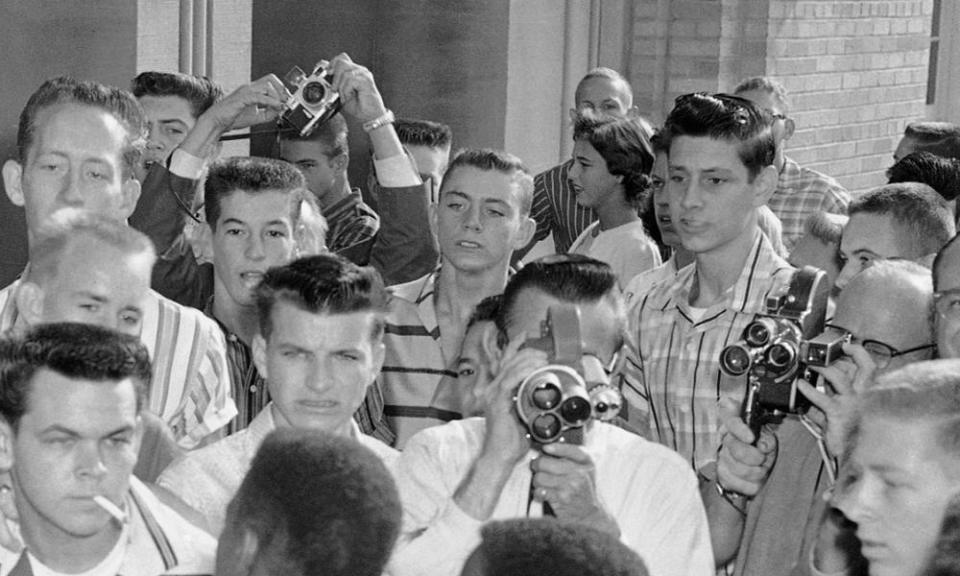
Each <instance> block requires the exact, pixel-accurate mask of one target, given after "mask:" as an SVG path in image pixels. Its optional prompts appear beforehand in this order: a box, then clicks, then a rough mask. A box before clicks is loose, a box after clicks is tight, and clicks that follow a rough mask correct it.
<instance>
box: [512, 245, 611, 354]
mask: <svg viewBox="0 0 960 576" xmlns="http://www.w3.org/2000/svg"><path fill="white" fill-rule="evenodd" d="M618 286H619V285H618V283H617V275H616V273H615V272H614V271H613V269H612V268H610V266H609V265H608V264H606V263H604V262H601V261H599V260H595V259H593V258H590V257H589V256H584V255H583V254H553V255H550V256H544V257H543V258H539V259H537V260H534V261H533V262H530V263H529V264H526V265H525V266H524V267H523V268H521V269H520V270H519V271H518V272H517V273H516V274H514V275H513V276H511V277H510V280H508V281H507V286H506V288H504V290H503V302H501V304H500V311H499V313H498V314H497V316H496V320H495V321H496V325H497V329H498V331H499V333H500V341H501V343H505V342H506V335H507V328H508V326H509V325H510V323H511V322H512V316H513V310H514V308H515V307H516V304H517V300H518V299H519V296H520V294H522V293H523V292H525V291H527V290H539V291H541V292H543V293H544V294H546V295H548V296H551V297H553V298H556V299H558V300H561V301H563V302H569V303H571V304H580V303H594V302H599V301H600V300H602V299H603V298H619V297H620V289H619V287H618Z"/></svg>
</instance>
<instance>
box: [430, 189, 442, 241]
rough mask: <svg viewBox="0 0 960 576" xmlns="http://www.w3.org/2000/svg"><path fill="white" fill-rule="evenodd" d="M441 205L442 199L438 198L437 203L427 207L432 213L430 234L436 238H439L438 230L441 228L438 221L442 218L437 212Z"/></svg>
mask: <svg viewBox="0 0 960 576" xmlns="http://www.w3.org/2000/svg"><path fill="white" fill-rule="evenodd" d="M439 205H440V199H439V198H438V199H437V202H431V203H430V206H428V207H427V209H428V210H429V211H430V233H431V234H433V237H434V238H437V237H438V236H437V228H439V225H438V224H437V220H438V218H439V217H440V216H439V214H437V210H439Z"/></svg>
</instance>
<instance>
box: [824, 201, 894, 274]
mask: <svg viewBox="0 0 960 576" xmlns="http://www.w3.org/2000/svg"><path fill="white" fill-rule="evenodd" d="M902 244H903V242H902V240H901V237H900V233H899V225H898V224H897V223H896V222H895V221H894V219H893V215H891V214H869V213H866V212H857V213H856V214H854V215H852V216H850V220H849V221H848V222H847V225H846V226H844V227H843V236H842V237H841V238H840V254H841V256H842V258H841V259H842V261H843V262H844V264H843V268H841V270H840V274H839V275H838V276H837V280H836V283H835V284H836V287H837V289H839V290H843V288H844V287H845V286H846V285H847V284H849V283H850V279H851V278H853V277H854V276H856V275H857V274H858V273H859V272H860V271H861V270H863V269H865V268H868V267H870V266H871V265H872V264H873V263H874V262H876V261H877V260H884V259H887V258H899V257H904V256H906V254H904V248H903V246H902Z"/></svg>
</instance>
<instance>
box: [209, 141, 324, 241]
mask: <svg viewBox="0 0 960 576" xmlns="http://www.w3.org/2000/svg"><path fill="white" fill-rule="evenodd" d="M238 191H243V192H246V193H248V194H259V193H262V192H276V191H279V192H287V193H289V194H290V219H291V221H292V222H293V223H297V222H299V221H300V205H301V204H302V203H303V201H304V199H305V198H306V197H307V196H308V195H309V193H308V192H307V181H306V179H304V177H303V174H302V173H301V172H300V171H299V170H297V167H296V166H294V165H293V164H290V163H289V162H284V161H283V160H276V159H274V158H259V157H256V156H233V157H231V158H226V159H224V160H218V161H216V162H214V163H213V164H212V165H211V166H210V170H209V172H208V173H207V179H206V181H205V182H204V185H203V195H204V200H205V202H206V203H205V205H204V209H205V211H206V216H207V223H208V224H209V225H210V228H211V229H213V230H216V229H217V221H218V220H219V219H220V213H221V205H222V204H223V201H224V199H225V198H227V197H229V196H230V195H231V194H233V193H234V192H238Z"/></svg>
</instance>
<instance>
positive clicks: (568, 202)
mask: <svg viewBox="0 0 960 576" xmlns="http://www.w3.org/2000/svg"><path fill="white" fill-rule="evenodd" d="M572 164H573V160H568V161H567V162H564V163H563V164H560V165H558V166H554V167H553V168H551V169H549V170H547V171H545V172H541V173H540V174H537V175H536V177H534V179H533V207H532V208H531V210H530V217H531V218H533V219H534V220H536V222H537V232H536V234H534V239H535V240H536V241H537V242H539V241H541V240H543V239H544V238H546V237H547V235H548V234H550V231H551V230H552V231H553V244H554V247H555V248H556V251H557V253H558V254H563V253H565V252H567V251H568V250H570V245H571V244H573V241H574V240H576V239H577V237H578V236H580V234H581V233H582V232H583V231H584V230H586V229H587V226H589V225H590V224H591V223H592V222H593V221H594V220H596V219H597V215H596V213H594V211H593V210H592V209H590V208H584V207H583V206H581V205H579V204H577V195H576V194H575V193H574V192H573V188H571V187H570V180H569V177H568V176H567V172H568V171H569V170H570V166H571V165H572Z"/></svg>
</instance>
